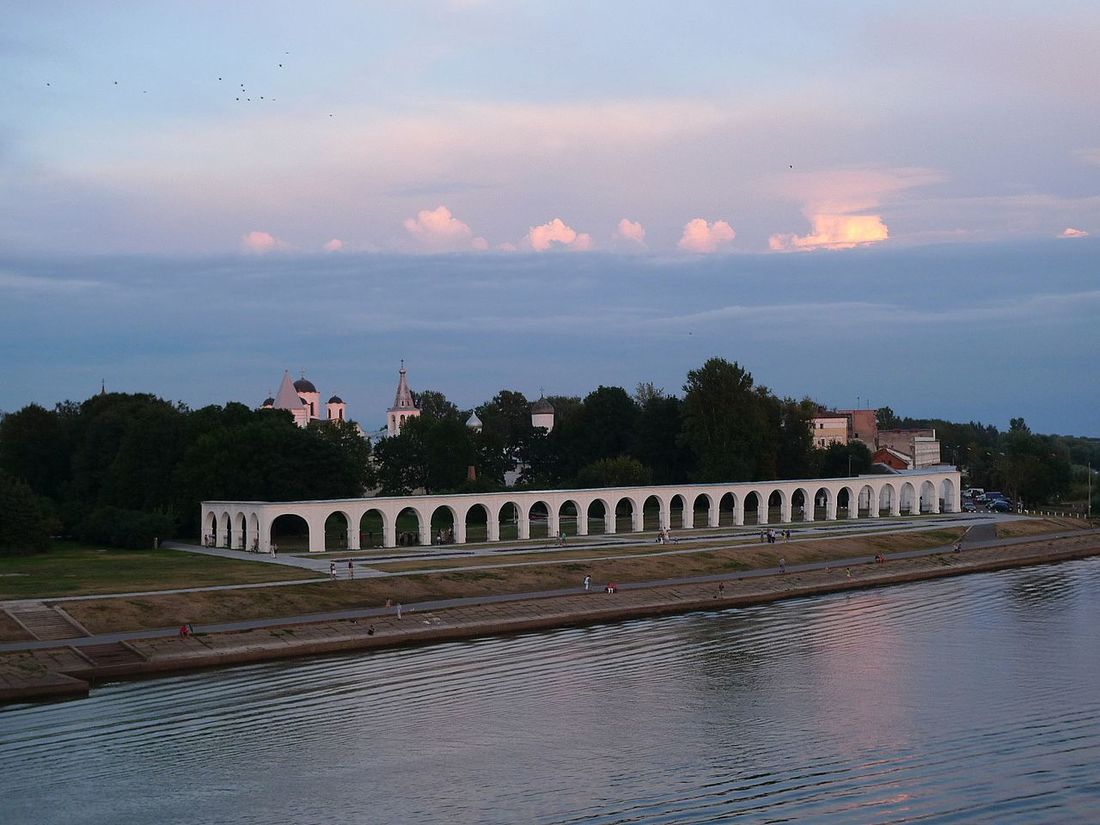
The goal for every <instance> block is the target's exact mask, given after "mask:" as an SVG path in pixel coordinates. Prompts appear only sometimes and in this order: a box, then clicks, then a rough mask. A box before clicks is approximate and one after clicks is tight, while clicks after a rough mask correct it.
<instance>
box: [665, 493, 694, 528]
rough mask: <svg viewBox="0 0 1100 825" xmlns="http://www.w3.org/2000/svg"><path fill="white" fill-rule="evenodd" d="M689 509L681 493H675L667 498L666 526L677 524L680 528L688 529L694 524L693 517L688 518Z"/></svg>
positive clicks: (689, 514)
mask: <svg viewBox="0 0 1100 825" xmlns="http://www.w3.org/2000/svg"><path fill="white" fill-rule="evenodd" d="M690 516H691V509H690V508H689V507H688V506H687V499H686V498H684V495H683V493H676V494H675V495H674V496H673V497H672V498H670V499H669V500H668V526H669V527H672V526H673V525H679V527H680V529H681V530H690V529H691V528H692V526H694V524H695V521H694V519H691V518H690Z"/></svg>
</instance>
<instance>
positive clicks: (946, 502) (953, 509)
mask: <svg viewBox="0 0 1100 825" xmlns="http://www.w3.org/2000/svg"><path fill="white" fill-rule="evenodd" d="M939 494H940V512H941V513H957V512H959V499H958V490H957V488H956V487H955V482H954V481H952V480H951V479H950V478H944V479H942V480H941V481H940V488H939Z"/></svg>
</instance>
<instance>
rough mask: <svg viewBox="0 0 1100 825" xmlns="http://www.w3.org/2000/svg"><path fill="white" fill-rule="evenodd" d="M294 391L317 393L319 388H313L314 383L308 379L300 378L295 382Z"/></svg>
mask: <svg viewBox="0 0 1100 825" xmlns="http://www.w3.org/2000/svg"><path fill="white" fill-rule="evenodd" d="M294 389H296V390H297V391H298V392H317V388H316V387H315V386H313V382H312V381H310V380H309V379H308V378H299V379H298V380H297V381H295V382H294Z"/></svg>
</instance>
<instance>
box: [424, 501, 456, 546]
mask: <svg viewBox="0 0 1100 825" xmlns="http://www.w3.org/2000/svg"><path fill="white" fill-rule="evenodd" d="M428 524H429V530H428V542H429V543H431V544H456V543H457V541H458V535H457V534H458V531H457V530H456V529H455V528H457V527H458V518H457V516H456V515H455V511H454V508H453V507H451V505H449V504H440V505H439V506H437V507H436V508H435V509H434V510H432V515H431V517H430V518H429V519H428Z"/></svg>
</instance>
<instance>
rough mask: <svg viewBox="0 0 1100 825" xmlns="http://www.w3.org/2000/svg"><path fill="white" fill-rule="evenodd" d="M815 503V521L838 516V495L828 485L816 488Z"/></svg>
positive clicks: (830, 519)
mask: <svg viewBox="0 0 1100 825" xmlns="http://www.w3.org/2000/svg"><path fill="white" fill-rule="evenodd" d="M813 504H814V509H813V516H814V517H813V520H814V521H821V520H822V519H827V520H829V521H832V520H833V519H835V518H836V496H835V495H834V494H833V491H832V490H831V489H829V488H828V487H818V488H817V489H816V490H814V494H813Z"/></svg>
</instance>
